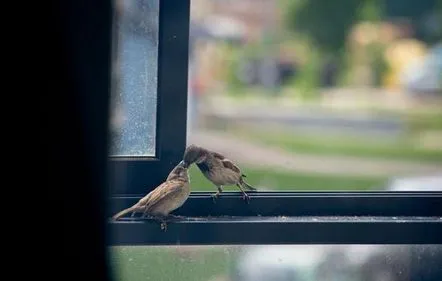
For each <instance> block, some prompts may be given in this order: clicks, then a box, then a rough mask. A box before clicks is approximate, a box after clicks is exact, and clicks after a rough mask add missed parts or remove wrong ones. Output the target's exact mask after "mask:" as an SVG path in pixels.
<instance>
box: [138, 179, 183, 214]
mask: <svg viewBox="0 0 442 281" xmlns="http://www.w3.org/2000/svg"><path fill="white" fill-rule="evenodd" d="M183 184H185V183H184V182H183V181H182V180H170V181H165V182H163V183H162V184H160V185H159V186H158V187H157V188H155V189H154V190H153V191H152V192H151V193H150V196H149V198H148V200H147V202H146V205H145V207H146V211H147V212H149V210H151V209H152V208H155V206H157V204H159V203H161V202H162V201H163V200H167V199H169V198H170V197H174V196H176V194H177V193H179V192H180V191H181V187H182V186H183Z"/></svg>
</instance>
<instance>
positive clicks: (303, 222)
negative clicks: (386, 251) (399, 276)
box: [109, 216, 442, 246]
mask: <svg viewBox="0 0 442 281" xmlns="http://www.w3.org/2000/svg"><path fill="white" fill-rule="evenodd" d="M109 227H110V230H111V233H112V237H110V238H111V239H110V240H111V243H110V245H111V246H117V245H120V246H121V245H214V244H215V245H238V244H243V245H246V244H440V243H442V217H372V216H319V217H318V216H302V217H284V216H282V217H281V216H279V217H259V216H258V217H256V216H254V217H227V216H224V217H183V218H174V219H172V220H170V221H169V222H168V225H167V231H163V230H161V228H160V225H159V223H158V222H156V221H153V220H150V219H140V218H133V219H122V220H120V221H116V222H114V221H112V222H109Z"/></svg>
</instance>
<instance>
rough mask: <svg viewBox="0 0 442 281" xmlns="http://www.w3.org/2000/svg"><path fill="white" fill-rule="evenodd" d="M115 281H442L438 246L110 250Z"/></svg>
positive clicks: (194, 247) (136, 248) (287, 246)
mask: <svg viewBox="0 0 442 281" xmlns="http://www.w3.org/2000/svg"><path fill="white" fill-rule="evenodd" d="M111 264H112V265H113V266H114V268H113V269H114V271H115V273H116V275H115V276H116V280H131V281H138V280H140V281H141V280H163V281H167V280H171V281H175V280H180V281H187V280H189V281H321V280H328V281H338V280H339V281H411V280H422V281H423V280H425V281H430V280H442V279H439V278H440V277H441V273H442V269H441V268H440V264H442V246H441V245H262V246H170V247H169V246H168V247H144V246H133V247H112V248H111Z"/></svg>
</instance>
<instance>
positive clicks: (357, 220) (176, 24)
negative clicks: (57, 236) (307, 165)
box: [107, 0, 442, 246]
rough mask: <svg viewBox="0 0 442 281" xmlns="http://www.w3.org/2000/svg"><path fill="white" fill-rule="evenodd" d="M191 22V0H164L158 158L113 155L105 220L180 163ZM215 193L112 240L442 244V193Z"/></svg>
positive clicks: (133, 224) (118, 227) (134, 224)
mask: <svg viewBox="0 0 442 281" xmlns="http://www.w3.org/2000/svg"><path fill="white" fill-rule="evenodd" d="M171 19H172V20H171ZM189 19H190V0H180V1H175V0H161V1H160V14H159V23H160V26H159V51H158V56H159V57H158V91H157V94H158V109H157V111H158V115H157V126H156V127H157V135H156V157H125V158H123V157H111V158H110V170H109V174H110V175H111V177H110V187H111V188H110V197H109V200H108V206H109V208H108V212H107V215H108V217H110V216H112V215H113V214H114V213H116V212H117V211H119V210H122V209H124V208H127V207H129V206H131V205H132V204H134V203H135V202H136V201H137V200H139V199H140V198H141V197H142V196H144V195H145V194H146V193H148V192H149V191H150V190H152V189H153V188H155V187H156V186H157V185H159V184H160V183H161V182H163V181H164V179H165V178H166V177H167V174H168V173H169V171H170V170H171V169H172V168H173V167H174V166H175V165H176V164H177V163H178V162H179V161H180V160H181V157H182V154H183V152H184V149H185V146H186V116H187V71H188V68H187V66H188V45H189V44H188V43H189V42H188V39H189V22H190V21H189ZM170 81H173V83H171V82H170ZM121 172H124V175H120V174H118V173H121ZM214 192H215V189H214ZM210 194H211V193H208V192H192V194H191V196H190V198H189V200H188V201H187V202H186V203H185V204H184V205H183V206H182V207H181V208H179V209H178V210H176V211H175V212H174V214H176V215H181V216H185V217H184V218H182V219H177V220H176V221H175V222H172V223H170V224H169V226H168V229H167V231H166V232H163V231H161V230H160V227H159V225H158V223H157V222H155V221H151V220H147V219H139V218H134V219H122V220H120V221H109V222H108V226H109V230H110V239H109V241H108V245H109V246H113V245H176V244H182V245H214V244H216V245H225V244H440V243H442V210H440V209H441V208H440V207H438V206H442V192H339V191H337V192H259V191H258V192H255V193H251V201H250V203H249V204H245V202H244V201H243V200H241V195H240V194H239V193H237V192H236V193H235V192H224V193H223V194H222V196H221V197H220V198H219V199H218V200H217V202H216V203H214V202H213V201H212V199H211V197H210Z"/></svg>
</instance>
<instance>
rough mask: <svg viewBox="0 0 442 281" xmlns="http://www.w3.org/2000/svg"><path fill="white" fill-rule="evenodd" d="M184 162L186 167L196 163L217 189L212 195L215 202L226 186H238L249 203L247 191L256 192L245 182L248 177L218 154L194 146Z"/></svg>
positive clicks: (188, 150)
mask: <svg viewBox="0 0 442 281" xmlns="http://www.w3.org/2000/svg"><path fill="white" fill-rule="evenodd" d="M183 162H184V164H183V165H184V166H185V167H189V166H191V165H192V164H193V163H195V164H196V166H197V167H198V168H199V170H200V171H201V172H202V174H203V175H204V176H205V177H206V178H207V179H208V180H209V181H211V182H212V183H213V184H214V185H215V186H216V187H217V189H218V191H217V192H216V193H215V194H213V195H212V198H213V200H214V201H215V200H216V199H217V198H218V197H219V195H220V194H221V193H222V192H223V187H224V186H225V185H236V186H237V187H238V188H239V189H240V190H241V192H242V195H243V196H242V198H243V199H244V200H246V202H247V203H248V202H249V200H250V197H249V195H248V194H247V193H246V192H245V190H250V191H256V188H255V187H253V186H251V185H250V184H248V183H247V182H246V181H245V180H244V178H245V177H246V175H245V174H243V173H242V171H241V169H240V168H239V167H238V166H237V165H235V164H234V163H233V162H232V161H231V160H229V159H227V158H226V157H224V156H223V155H222V154H220V153H218V152H215V151H211V150H209V149H206V148H203V147H200V146H197V145H193V144H192V145H189V146H188V147H187V148H186V150H185V152H184V156H183Z"/></svg>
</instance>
